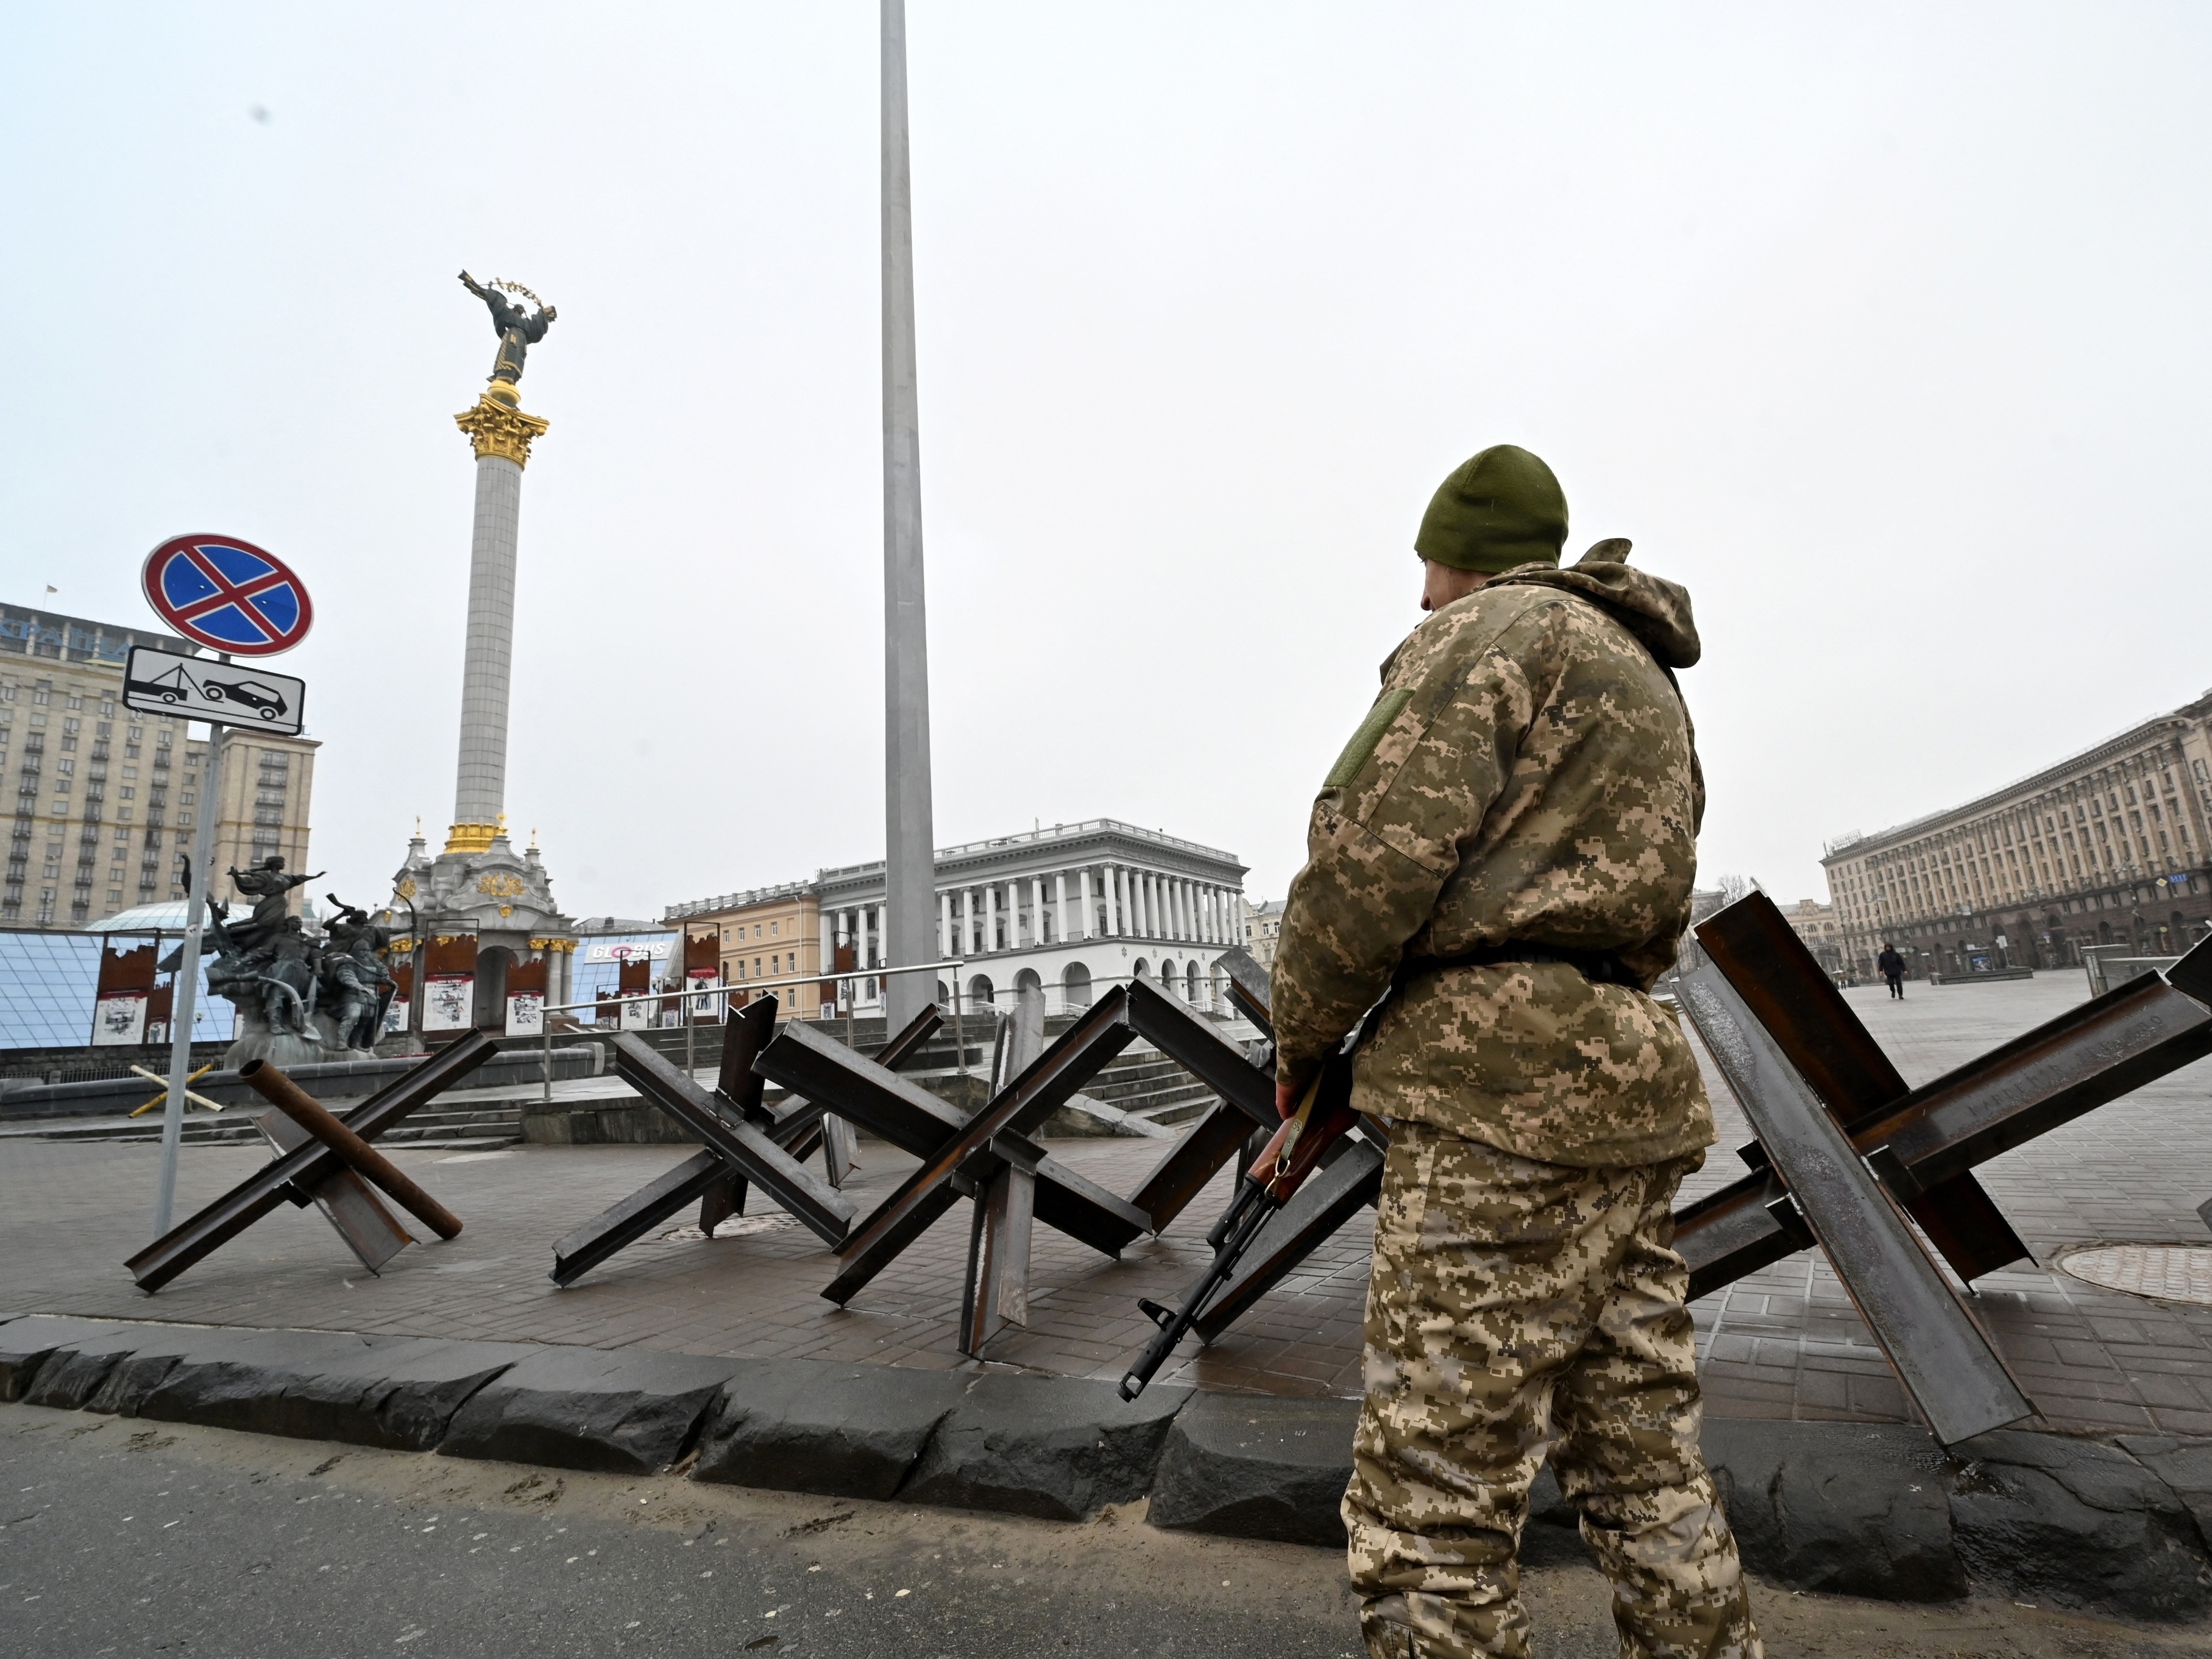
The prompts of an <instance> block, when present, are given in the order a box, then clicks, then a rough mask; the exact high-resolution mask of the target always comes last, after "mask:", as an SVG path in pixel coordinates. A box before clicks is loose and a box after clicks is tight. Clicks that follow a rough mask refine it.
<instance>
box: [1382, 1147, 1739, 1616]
mask: <svg viewBox="0 0 2212 1659" xmlns="http://www.w3.org/2000/svg"><path fill="white" fill-rule="evenodd" d="M1703 1161H1704V1160H1703V1155H1702V1154H1697V1155H1693V1156H1692V1157H1690V1158H1678V1159H1675V1160H1674V1161H1673V1162H1670V1163H1666V1164H1647V1165H1642V1166H1638V1167H1634V1168H1628V1169H1596V1170H1582V1169H1570V1168H1567V1167H1565V1166H1563V1165H1560V1164H1539V1163H1535V1162H1533V1161H1531V1160H1529V1159H1528V1158H1516V1157H1514V1156H1513V1155H1512V1154H1510V1153H1509V1152H1499V1151H1498V1150H1497V1149H1496V1148H1494V1147H1492V1146H1484V1145H1483V1144H1481V1143H1480V1142H1479V1141H1473V1140H1468V1139H1462V1138H1461V1137H1459V1136H1457V1135H1454V1134H1451V1133H1448V1132H1446V1131H1444V1130H1442V1129H1437V1128H1435V1127H1431V1126H1429V1125H1427V1124H1423V1123H1409V1122H1404V1121H1401V1122H1399V1123H1397V1124H1396V1125H1395V1126H1394V1127H1393V1129H1392V1134H1391V1144H1390V1154H1389V1163H1388V1164H1387V1166H1386V1168H1385V1170H1384V1172H1383V1195H1382V1197H1381V1199H1380V1200H1379V1201H1378V1203H1377V1205H1376V1227H1375V1271H1374V1278H1373V1280H1372V1282H1371V1284H1370V1287H1369V1291H1368V1297H1367V1328H1366V1386H1367V1399H1366V1403H1365V1406H1364V1407H1363V1409H1362V1410H1361V1412H1360V1416H1359V1429H1358V1436H1357V1438H1356V1439H1355V1441H1354V1443H1353V1455H1352V1463H1353V1468H1352V1485H1351V1487H1350V1488H1349V1489H1348V1490H1347V1491H1346V1493H1345V1498H1344V1522H1345V1527H1346V1531H1347V1532H1348V1533H1349V1534H1350V1552H1349V1553H1350V1558H1351V1569H1352V1584H1353V1587H1354V1588H1355V1589H1357V1590H1358V1592H1359V1593H1360V1594H1361V1595H1363V1596H1364V1597H1365V1598H1366V1605H1365V1607H1364V1611H1363V1613H1362V1614H1361V1617H1360V1626H1361V1631H1362V1633H1363V1635H1364V1637H1365V1638H1366V1643H1367V1650H1368V1651H1369V1653H1370V1654H1371V1655H1373V1656H1376V1659H1471V1656H1475V1655H1501V1656H1507V1659H1523V1656H1525V1655H1526V1654H1527V1653H1528V1618H1527V1615H1526V1613H1524V1612H1523V1611H1522V1606H1521V1601H1520V1570H1519V1566H1518V1564H1517V1561H1516V1557H1517V1555H1518V1553H1519V1550H1520V1542H1521V1528H1522V1524H1523V1522H1525V1521H1526V1520H1527V1518H1528V1489H1529V1486H1530V1485H1531V1484H1532V1483H1533V1482H1534V1480H1535V1478H1536V1472H1537V1470H1538V1469H1539V1468H1541V1466H1542V1464H1543V1462H1544V1460H1545V1457H1546V1455H1547V1452H1548V1453H1549V1455H1550V1457H1551V1461H1552V1464H1553V1468H1554V1469H1555V1470H1556V1471H1557V1473H1558V1474H1559V1486H1560V1489H1561V1491H1562V1492H1564V1493H1565V1496H1566V1498H1568V1500H1569V1501H1570V1502H1571V1503H1573V1504H1575V1505H1576V1506H1577V1508H1578V1509H1579V1510H1581V1511H1582V1531H1583V1539H1584V1541H1586V1542H1587V1543H1588V1544H1589V1547H1590V1549H1591V1551H1592V1552H1593V1553H1595V1556H1596V1558H1597V1559H1598V1561H1599V1563H1600V1565H1602V1566H1603V1567H1604V1569H1605V1571H1606V1574H1607V1577H1609V1578H1611V1579H1612V1581H1613V1620H1614V1623H1615V1624H1616V1625H1617V1626H1619V1628H1620V1639H1621V1652H1622V1654H1623V1655H1624V1656H1629V1659H1689V1656H1698V1659H1708V1656H1711V1659H1759V1656H1760V1653H1761V1650H1760V1646H1759V1635H1758V1632H1756V1631H1755V1630H1754V1629H1753V1626H1752V1620H1751V1607H1750V1602H1749V1601H1748V1599H1747V1595H1746V1593H1745V1588H1744V1582H1743V1573H1742V1569H1741V1565H1739V1564H1738V1562H1737V1559H1736V1551H1735V1538H1734V1537H1733V1536H1732V1535H1731V1534H1730V1533H1729V1527H1728V1520H1727V1517H1726V1516H1724V1515H1723V1513H1722V1511H1721V1507H1720V1503H1719V1500H1718V1498H1717V1494H1716V1493H1715V1492H1714V1489H1713V1483H1712V1477H1711V1475H1710V1474H1707V1472H1706V1470H1705V1459H1704V1456H1703V1455H1702V1453H1701V1452H1700V1451H1699V1447H1698V1430H1699V1418H1700V1408H1699V1395H1698V1376H1697V1356H1696V1350H1695V1347H1694V1340H1693V1334H1692V1328H1691V1324H1690V1315H1689V1311H1688V1310H1687V1309H1686V1307H1685V1306H1684V1305H1683V1297H1684V1294H1685V1292H1686V1290H1687V1288H1688V1278H1689V1276H1688V1271H1687V1269H1686V1267H1684V1266H1683V1263H1682V1259H1681V1258H1680V1256H1678V1255H1675V1254H1674V1250H1673V1249H1671V1248H1670V1246H1671V1243H1672V1240H1673V1232H1674V1227H1673V1222H1672V1219H1671V1215H1670V1212H1671V1210H1672V1207H1673V1205H1674V1189H1675V1188H1676V1187H1678V1186H1679V1185H1680V1182H1681V1179H1682V1177H1683V1176H1685V1175H1687V1174H1688V1173H1690V1172H1691V1171H1692V1170H1695V1169H1696V1168H1698V1167H1699V1164H1701V1163H1702V1162H1703Z"/></svg>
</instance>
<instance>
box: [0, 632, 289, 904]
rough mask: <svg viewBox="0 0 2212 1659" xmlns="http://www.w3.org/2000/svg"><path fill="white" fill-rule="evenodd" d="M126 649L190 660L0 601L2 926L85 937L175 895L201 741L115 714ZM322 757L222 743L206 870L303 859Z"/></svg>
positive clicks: (147, 718)
mask: <svg viewBox="0 0 2212 1659" xmlns="http://www.w3.org/2000/svg"><path fill="white" fill-rule="evenodd" d="M134 645H146V646H155V647H160V648H161V650H164V651H168V652H173V653H180V654H183V655H186V656H197V655H200V654H202V653H201V652H200V649H199V647H197V646H195V645H193V644H191V643H190V642H189V641H184V640H179V639H176V638H173V637H172V636H171V635H167V634H161V633H156V632H155V631H153V630H150V629H132V628H123V627H118V626H117V625H115V624H113V623H99V622H92V621H88V620H87V619H86V618H84V617H64V616H59V615H57V614H55V613H53V612H51V611H36V610H31V609H27V608H26V607H23V606H21V605H0V777H5V778H7V779H8V780H9V781H12V782H13V784H14V786H15V787H14V790H13V793H12V799H13V803H14V814H13V817H12V820H11V822H10V823H9V842H8V866H7V872H6V879H5V883H4V884H0V922H16V923H21V924H25V925H31V926H40V927H82V926H83V925H84V924H86V923H88V922H96V921H100V920H101V919H102V918H104V917H106V916H110V915H114V914H115V913H116V912H118V911H120V910H125V909H129V908H134V907H136V906H137V905H141V904H153V903H159V902H163V901H165V900H168V899H173V898H182V897H183V896H184V886H183V875H184V872H183V866H182V861H181V860H182V855H183V854H184V853H185V851H186V850H188V849H189V848H190V847H191V839H192V829H193V825H194V823H195V815H196V814H197V813H199V812H202V811H206V810H208V804H207V803H204V802H203V801H202V800H201V799H200V797H201V794H202V793H203V789H202V782H203V774H204V771H205V769H206V762H207V744H205V743H204V742H193V741H191V740H189V738H188V737H187V727H186V726H185V722H184V721H183V720H178V719H173V718H171V717H168V716H166V715H148V714H138V713H136V712H134V711H132V710H130V709H126V708H124V707H123V706H122V696H123V672H124V666H125V662H126V661H127V659H128V658H129V656H130V653H131V647H132V646H134ZM318 747H319V744H317V743H316V742H315V741H314V740H313V738H277V737H267V736H264V735H263V734H262V733H260V732H240V733H235V734H234V735H233V736H232V737H231V738H229V739H228V740H227V742H226V744H225V746H224V750H223V754H224V765H223V778H222V800H221V801H219V802H217V803H215V804H214V805H215V809H216V811H218V813H219V814H220V815H221V816H220V817H218V819H217V822H216V848H215V866H216V870H217V872H222V871H223V870H226V869H228V868H229V867H231V866H233V865H237V866H243V865H245V864H246V862H247V861H248V860H251V859H257V858H265V857H267V856H268V855H269V854H270V853H277V854H282V855H283V858H284V860H285V862H286V863H287V864H297V863H298V862H300V861H302V860H305V859H306V858H307V826H308V822H309V818H308V814H309V807H310V805H311V802H312V799H313V789H314V763H315V750H317V748H318ZM227 887H228V884H227V883H225V882H223V881H222V880H221V879H220V878H219V879H218V881H217V883H216V892H217V893H218V894H222V893H223V892H224V891H225V890H226V889H227Z"/></svg>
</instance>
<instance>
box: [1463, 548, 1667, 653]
mask: <svg viewBox="0 0 2212 1659" xmlns="http://www.w3.org/2000/svg"><path fill="white" fill-rule="evenodd" d="M1629 547H1630V544H1629V543H1628V542H1626V541H1625V540H1623V539H1621V538H1620V537H1617V536H1616V537H1614V538H1612V539H1610V540H1608V541H1602V542H1600V543H1598V544H1596V545H1595V546H1594V547H1592V548H1591V549H1590V550H1589V552H1587V553H1585V554H1583V556H1582V561H1581V562H1580V563H1578V564H1575V565H1571V566H1570V567H1568V568H1566V569H1564V570H1556V569H1552V568H1547V567H1546V566H1543V565H1524V566H1522V568H1520V569H1518V570H1514V571H1510V572H1508V573H1507V574H1504V575H1503V576H1500V577H1499V578H1498V580H1497V581H1496V582H1494V583H1492V584H1491V586H1500V587H1502V586H1504V585H1506V584H1507V583H1509V582H1522V583H1527V584H1528V585H1529V586H1535V587H1558V588H1564V589H1565V591H1566V592H1570V593H1573V594H1577V595H1578V596H1580V597H1581V598H1583V599H1588V600H1589V602H1590V603H1591V604H1592V605H1596V606H1597V607H1598V608H1599V609H1600V610H1601V611H1604V612H1605V613H1606V615H1607V616H1608V617H1612V618H1613V620H1614V621H1615V622H1617V623H1620V625H1621V626H1622V627H1623V628H1626V629H1627V630H1628V631H1629V632H1630V633H1632V634H1633V635H1636V637H1637V638H1638V640H1640V641H1643V643H1644V649H1646V650H1647V651H1649V652H1650V653H1651V654H1652V655H1653V656H1655V657H1656V658H1657V659H1659V660H1660V662H1661V663H1662V664H1663V665H1666V666H1667V667H1668V668H1689V667H1692V666H1694V665H1696V663H1697V660H1698V658H1699V655H1700V654H1701V652H1700V647H1699V644H1698V624H1697V623H1696V622H1695V621H1694V620H1693V619H1692V617H1691V615H1690V591H1689V589H1687V588H1686V587H1684V586H1681V585H1680V584H1679V583H1676V582H1670V581H1668V580H1667V579H1666V578H1665V577H1663V576H1653V575H1650V574H1646V573H1645V572H1644V571H1641V570H1632V569H1630V568H1629V566H1628V550H1629Z"/></svg>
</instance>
